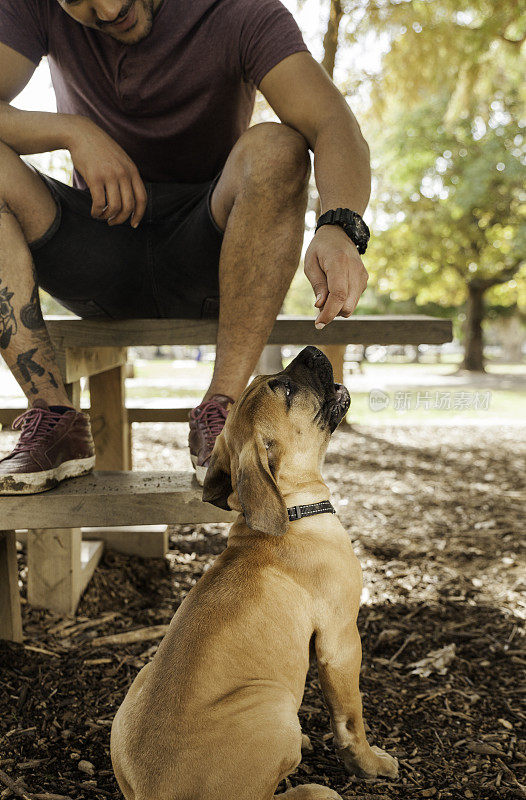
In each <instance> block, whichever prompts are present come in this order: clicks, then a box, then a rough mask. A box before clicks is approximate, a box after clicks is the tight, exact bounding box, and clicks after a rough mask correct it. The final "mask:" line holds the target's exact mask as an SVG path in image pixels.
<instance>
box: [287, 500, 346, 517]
mask: <svg viewBox="0 0 526 800" xmlns="http://www.w3.org/2000/svg"><path fill="white" fill-rule="evenodd" d="M287 514H288V515H289V521H290V522H295V521H296V520H297V519H301V518H302V517H312V516H313V515H314V514H336V511H335V509H334V508H333V506H332V503H330V502H329V501H328V500H320V502H319V503H309V504H308V505H306V506H292V508H287Z"/></svg>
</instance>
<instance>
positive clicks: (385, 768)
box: [371, 745, 398, 778]
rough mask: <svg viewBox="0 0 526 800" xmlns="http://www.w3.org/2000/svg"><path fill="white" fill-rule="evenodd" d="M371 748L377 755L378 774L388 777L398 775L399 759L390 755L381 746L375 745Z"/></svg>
mask: <svg viewBox="0 0 526 800" xmlns="http://www.w3.org/2000/svg"><path fill="white" fill-rule="evenodd" d="M371 750H372V751H373V753H374V754H375V756H376V775H383V776H385V777H386V778H397V777H398V759H397V758H395V757H394V756H390V755H389V753H386V752H385V750H382V748H381V747H376V746H375V745H373V746H372V747H371Z"/></svg>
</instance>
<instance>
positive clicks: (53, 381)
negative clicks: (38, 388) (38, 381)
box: [47, 370, 58, 389]
mask: <svg viewBox="0 0 526 800" xmlns="http://www.w3.org/2000/svg"><path fill="white" fill-rule="evenodd" d="M47 374H48V375H49V382H50V384H51V386H52V387H53V388H54V389H58V383H57V382H56V380H55V376H54V375H53V373H52V372H50V371H49V370H48V372H47Z"/></svg>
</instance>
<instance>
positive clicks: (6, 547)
mask: <svg viewBox="0 0 526 800" xmlns="http://www.w3.org/2000/svg"><path fill="white" fill-rule="evenodd" d="M0 639H8V640H10V641H12V642H21V641H22V615H21V613H20V593H19V590H18V566H17V561H16V540H15V532H14V531H0Z"/></svg>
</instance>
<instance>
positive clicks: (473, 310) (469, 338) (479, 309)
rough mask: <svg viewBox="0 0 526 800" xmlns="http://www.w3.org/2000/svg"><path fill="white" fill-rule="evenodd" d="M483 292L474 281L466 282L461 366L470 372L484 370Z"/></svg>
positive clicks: (482, 288)
mask: <svg viewBox="0 0 526 800" xmlns="http://www.w3.org/2000/svg"><path fill="white" fill-rule="evenodd" d="M484 292H485V288H484V287H482V286H479V285H477V284H476V283H468V302H467V309H466V327H465V342H464V362H463V364H462V368H463V369H468V370H470V371H471V372H484V341H483V336H482V320H483V319H484Z"/></svg>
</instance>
